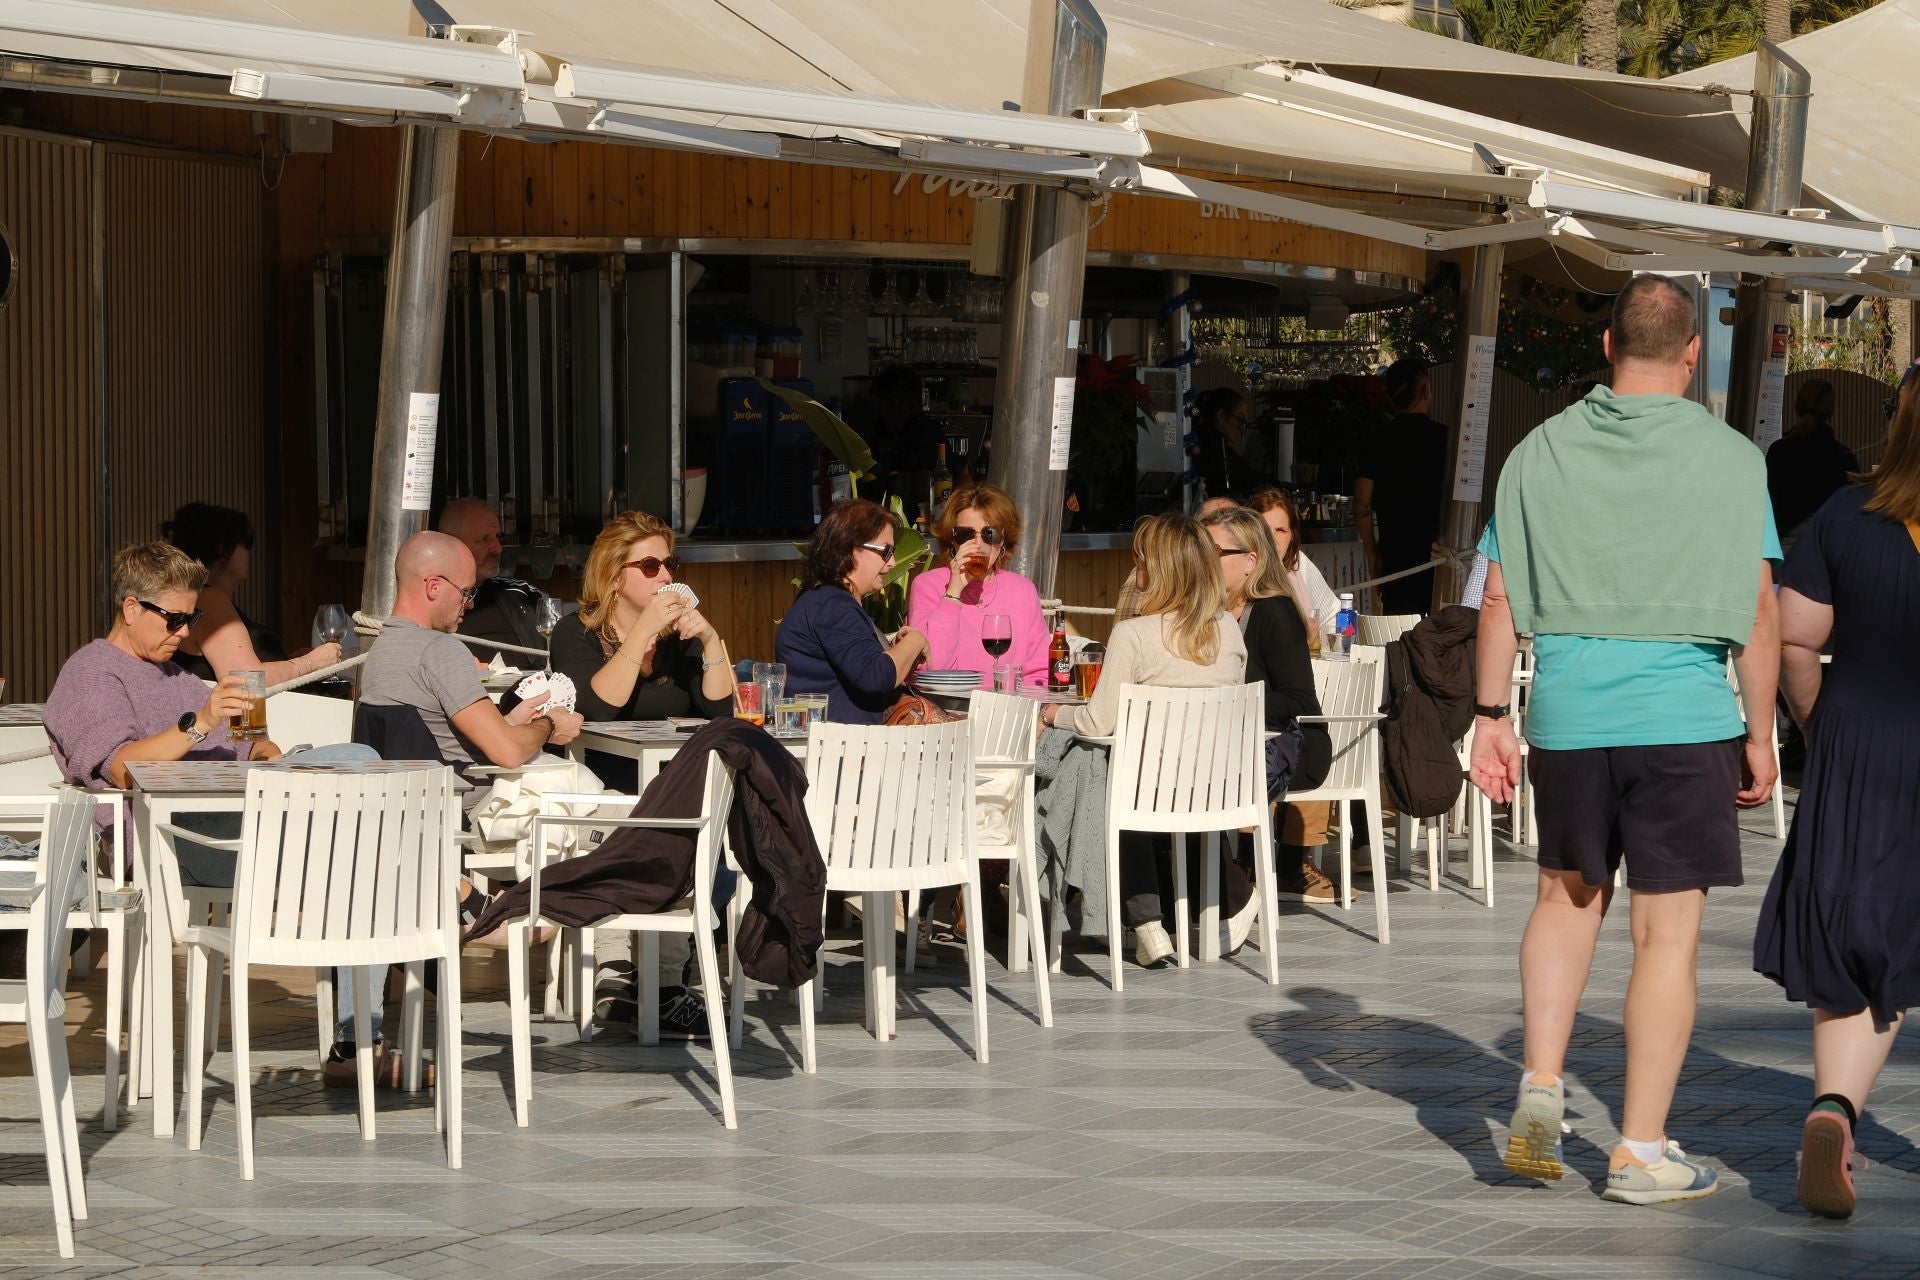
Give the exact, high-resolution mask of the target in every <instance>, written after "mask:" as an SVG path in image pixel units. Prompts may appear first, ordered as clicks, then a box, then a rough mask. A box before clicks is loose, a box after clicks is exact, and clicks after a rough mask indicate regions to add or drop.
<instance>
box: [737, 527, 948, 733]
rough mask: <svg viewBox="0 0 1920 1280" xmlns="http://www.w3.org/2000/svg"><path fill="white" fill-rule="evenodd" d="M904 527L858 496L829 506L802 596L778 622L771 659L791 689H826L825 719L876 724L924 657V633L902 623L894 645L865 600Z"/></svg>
mask: <svg viewBox="0 0 1920 1280" xmlns="http://www.w3.org/2000/svg"><path fill="white" fill-rule="evenodd" d="M898 534H899V530H898V529H897V527H896V526H895V524H894V520H893V517H892V516H891V515H889V514H888V513H887V510H886V508H884V507H882V506H880V505H879V504H878V503H875V502H868V501H866V500H864V499H860V498H855V499H851V500H849V501H846V502H842V503H840V504H839V505H838V506H836V507H834V508H833V510H831V511H829V512H827V514H826V516H825V517H824V518H822V520H821V521H820V527H819V528H818V529H816V530H814V533H813V543H812V545H811V546H809V547H808V548H807V559H806V565H805V567H804V568H803V569H802V570H801V572H800V596H799V598H798V599H796V600H795V601H794V602H793V607H792V608H791V609H788V610H787V616H786V617H784V618H782V619H781V620H780V630H779V631H778V632H777V633H775V635H774V638H773V651H774V657H775V658H776V659H777V660H779V661H780V662H784V663H785V664H786V666H787V692H789V693H824V694H826V695H827V719H829V720H836V721H839V722H841V723H843V724H879V723H880V722H881V721H882V720H883V719H885V717H886V714H887V708H889V707H891V706H892V705H893V704H894V702H895V701H896V700H898V698H899V696H900V686H901V685H902V684H903V683H905V681H906V678H907V673H908V672H910V671H912V670H913V666H914V664H915V663H916V662H918V661H920V659H921V658H923V657H925V656H926V652H927V638H926V636H924V635H922V634H921V633H920V632H919V631H917V630H915V629H914V628H912V627H902V628H901V629H900V632H899V634H898V635H897V636H895V637H894V639H893V643H892V645H888V643H887V641H886V638H885V637H883V636H882V635H881V634H880V629H879V628H878V627H876V626H874V624H873V619H872V618H869V617H868V616H867V614H866V611H865V610H864V609H862V608H861V607H860V601H861V600H862V599H864V598H865V597H867V596H870V595H872V594H873V593H874V592H876V591H878V590H879V589H880V586H881V583H882V582H883V581H884V580H885V579H886V576H887V570H888V569H890V568H892V567H893V547H894V541H895V539H896V538H897V537H898Z"/></svg>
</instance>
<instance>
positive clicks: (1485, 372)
mask: <svg viewBox="0 0 1920 1280" xmlns="http://www.w3.org/2000/svg"><path fill="white" fill-rule="evenodd" d="M1493 352H1494V340H1493V339H1492V338H1490V337H1482V336H1481V335H1479V334H1474V335H1473V336H1472V337H1470V338H1468V339H1467V368H1466V380H1467V387H1466V390H1467V394H1466V402H1465V407H1464V409H1463V411H1462V413H1461V414H1460V450H1459V453H1458V455H1457V457H1456V459H1455V462H1454V466H1453V500H1454V501H1455V502H1478V501H1480V496H1481V492H1482V490H1484V489H1485V488H1486V478H1487V424H1488V422H1489V421H1490V420H1491V419H1492V415H1493Z"/></svg>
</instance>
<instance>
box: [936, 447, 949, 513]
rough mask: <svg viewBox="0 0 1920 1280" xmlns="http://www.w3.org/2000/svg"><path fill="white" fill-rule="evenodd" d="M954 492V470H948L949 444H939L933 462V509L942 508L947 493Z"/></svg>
mask: <svg viewBox="0 0 1920 1280" xmlns="http://www.w3.org/2000/svg"><path fill="white" fill-rule="evenodd" d="M952 492H953V472H951V471H949V470H947V446H946V445H944V444H943V445H939V446H937V447H936V448H935V450H934V462H933V509H934V510H935V511H938V510H940V508H942V507H943V506H945V505H946V502H947V495H949V494H951V493H952Z"/></svg>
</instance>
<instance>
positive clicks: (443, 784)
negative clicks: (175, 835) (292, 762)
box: [163, 765, 460, 966]
mask: <svg viewBox="0 0 1920 1280" xmlns="http://www.w3.org/2000/svg"><path fill="white" fill-rule="evenodd" d="M455 803H456V802H455V799H454V790H453V770H452V769H450V768H448V767H447V766H445V765H433V766H428V767H422V768H419V769H407V770H403V771H400V772H395V773H361V774H352V773H348V774H324V773H304V772H300V771H297V770H292V769H254V770H251V771H249V773H248V774H247V797H246V808H245V811H244V816H243V819H242V825H241V842H242V844H241V853H240V862H239V867H238V872H237V875H236V876H235V880H234V913H233V921H234V931H235V932H234V952H233V956H234V963H235V965H236V966H239V965H246V964H265V965H302V966H315V965H322V964H330V965H383V964H391V963H399V962H403V961H408V960H416V959H421V958H423V957H427V956H432V955H438V954H444V953H445V952H446V951H447V946H448V943H447V939H448V938H449V936H457V930H458V911H457V908H456V898H455V894H456V888H455V881H456V880H457V879H458V877H459V869H460V868H459V851H458V847H457V846H456V845H455V843H454V836H455V834H456V833H457V831H458V829H459V818H458V816H457V815H458V812H459V810H458V809H457V808H456V807H455ZM163 861H164V860H163Z"/></svg>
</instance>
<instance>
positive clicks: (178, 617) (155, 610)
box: [134, 600, 206, 631]
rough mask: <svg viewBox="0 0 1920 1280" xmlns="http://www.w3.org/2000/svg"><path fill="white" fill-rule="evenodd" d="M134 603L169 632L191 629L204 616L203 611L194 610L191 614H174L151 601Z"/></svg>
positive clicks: (204, 612)
mask: <svg viewBox="0 0 1920 1280" xmlns="http://www.w3.org/2000/svg"><path fill="white" fill-rule="evenodd" d="M134 603H135V604H137V605H139V606H140V607H141V608H142V609H145V610H146V611H147V612H148V613H151V614H153V615H154V616H155V617H157V618H159V619H160V620H161V621H162V622H164V623H166V624H167V630H169V631H179V630H180V629H181V628H183V627H191V626H193V625H194V624H195V623H196V622H198V621H200V619H201V618H202V617H204V616H205V614H206V610H205V609H195V610H193V611H192V612H191V613H175V612H174V611H173V610H171V609H162V608H161V607H160V606H159V605H157V604H155V603H153V601H151V600H135V601H134Z"/></svg>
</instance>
